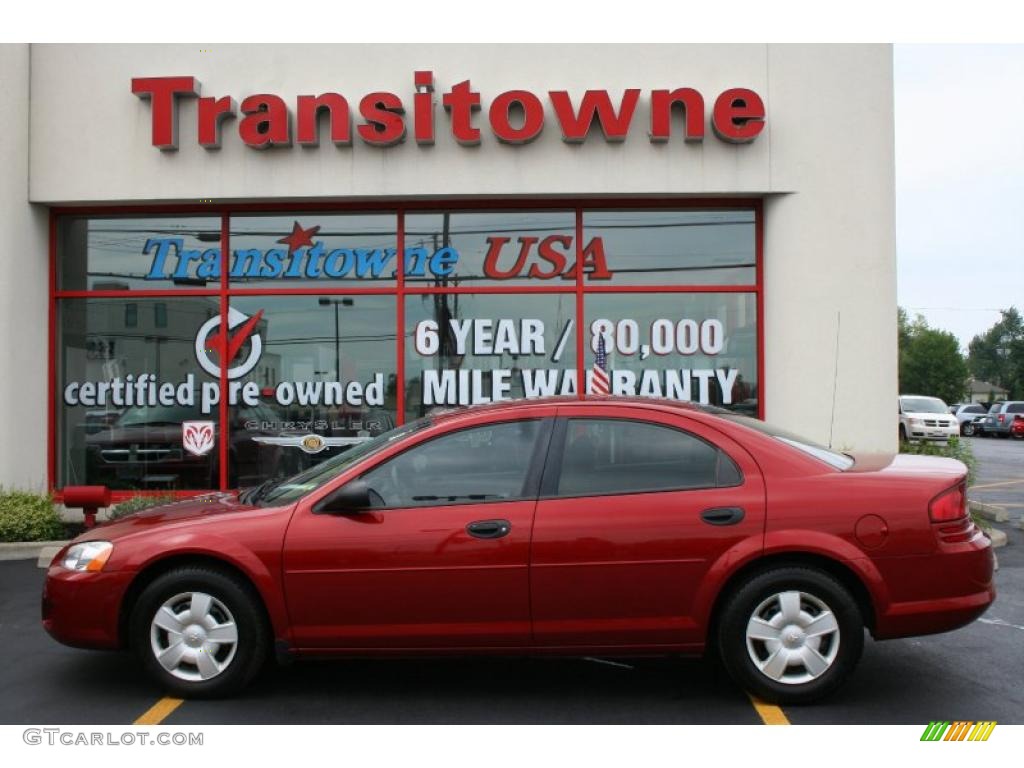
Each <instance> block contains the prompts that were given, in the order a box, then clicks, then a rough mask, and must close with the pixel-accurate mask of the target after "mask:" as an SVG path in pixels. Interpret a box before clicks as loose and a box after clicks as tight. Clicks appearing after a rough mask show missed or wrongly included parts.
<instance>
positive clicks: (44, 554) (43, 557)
mask: <svg viewBox="0 0 1024 768" xmlns="http://www.w3.org/2000/svg"><path fill="white" fill-rule="evenodd" d="M63 546H64V545H63V544H52V545H47V546H45V547H42V548H41V549H40V550H39V558H38V559H37V560H36V567H38V568H49V567H50V561H52V560H53V558H54V557H55V556H56V554H57V553H58V552H60V550H61V547H63Z"/></svg>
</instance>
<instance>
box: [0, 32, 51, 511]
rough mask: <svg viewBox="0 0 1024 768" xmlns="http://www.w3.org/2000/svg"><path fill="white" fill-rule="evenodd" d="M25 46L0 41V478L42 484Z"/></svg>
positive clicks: (39, 270)
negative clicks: (29, 200) (1, 413)
mask: <svg viewBox="0 0 1024 768" xmlns="http://www.w3.org/2000/svg"><path fill="white" fill-rule="evenodd" d="M29 68H30V67H29V46H28V45H0V103H2V104H3V105H4V108H3V109H0V136H3V142H2V143H0V169H2V170H0V403H3V404H4V409H3V418H2V419H0V485H3V486H4V487H6V488H21V489H30V490H37V491H42V490H45V488H46V433H47V425H46V414H47V411H46V405H47V403H46V379H47V323H48V317H49V314H48V301H49V293H48V288H47V286H48V284H49V283H48V280H49V258H48V253H49V252H48V250H47V215H46V209H45V207H44V206H32V205H30V204H29V202H28V164H29V140H28V134H29V110H28V105H29V80H30V77H29Z"/></svg>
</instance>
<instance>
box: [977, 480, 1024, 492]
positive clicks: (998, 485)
mask: <svg viewBox="0 0 1024 768" xmlns="http://www.w3.org/2000/svg"><path fill="white" fill-rule="evenodd" d="M1021 483H1024V480H1007V481H1005V482H1002V483H985V485H972V486H971V487H970V488H968V489H967V490H968V491H977V490H979V489H980V488H1001V487H1002V486H1004V485H1020V484H1021Z"/></svg>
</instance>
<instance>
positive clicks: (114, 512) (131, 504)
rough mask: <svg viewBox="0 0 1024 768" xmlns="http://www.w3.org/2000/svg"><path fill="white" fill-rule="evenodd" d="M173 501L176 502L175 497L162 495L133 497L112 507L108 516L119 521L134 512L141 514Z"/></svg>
mask: <svg viewBox="0 0 1024 768" xmlns="http://www.w3.org/2000/svg"><path fill="white" fill-rule="evenodd" d="M172 501H174V496H171V495H169V494H160V495H158V496H132V497H131V498H130V499H128V500H127V501H122V502H121V503H120V504H115V505H114V506H112V507H111V508H110V513H109V515H108V516H109V517H110V519H111V520H117V519H118V518H119V517H124V516H125V515H130V514H132V513H133V512H141V511H142V510H143V509H149V508H150V507H158V506H160V505H161V504H169V503H171V502H172Z"/></svg>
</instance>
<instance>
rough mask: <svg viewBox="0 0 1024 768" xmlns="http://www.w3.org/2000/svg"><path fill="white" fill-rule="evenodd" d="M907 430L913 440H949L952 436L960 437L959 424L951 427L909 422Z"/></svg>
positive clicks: (908, 435)
mask: <svg viewBox="0 0 1024 768" xmlns="http://www.w3.org/2000/svg"><path fill="white" fill-rule="evenodd" d="M906 430H907V437H908V438H910V439H911V440H949V439H950V438H951V437H960V425H959V424H954V425H953V426H951V427H926V426H919V425H916V424H908V425H907V426H906Z"/></svg>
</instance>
